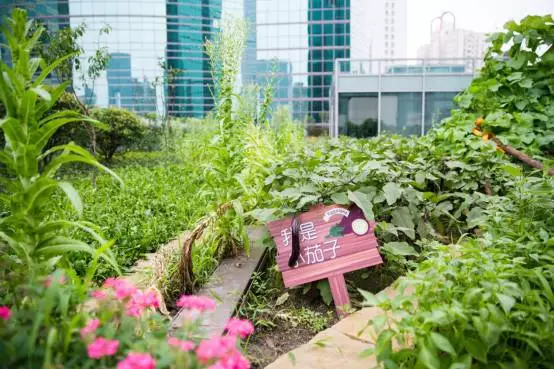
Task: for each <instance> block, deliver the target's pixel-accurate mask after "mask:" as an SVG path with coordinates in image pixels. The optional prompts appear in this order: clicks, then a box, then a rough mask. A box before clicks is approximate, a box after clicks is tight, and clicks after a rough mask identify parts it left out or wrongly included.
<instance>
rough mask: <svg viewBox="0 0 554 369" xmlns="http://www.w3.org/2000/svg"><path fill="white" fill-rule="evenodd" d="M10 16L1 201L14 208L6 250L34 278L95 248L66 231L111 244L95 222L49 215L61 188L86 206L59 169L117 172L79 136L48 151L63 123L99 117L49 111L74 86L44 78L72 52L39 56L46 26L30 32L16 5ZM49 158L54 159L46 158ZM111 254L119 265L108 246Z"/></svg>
mask: <svg viewBox="0 0 554 369" xmlns="http://www.w3.org/2000/svg"><path fill="white" fill-rule="evenodd" d="M7 21H8V24H9V28H6V29H5V30H4V36H5V38H6V40H7V42H8V46H9V49H10V52H11V61H12V66H11V67H10V66H8V65H6V64H5V63H3V62H0V71H1V76H0V100H1V102H2V104H3V105H4V107H5V109H6V115H5V116H4V117H3V119H2V120H1V121H0V127H1V129H2V131H3V133H4V137H5V144H4V147H3V150H2V151H1V152H0V163H1V164H2V165H3V166H4V167H5V170H6V173H7V175H6V177H3V178H2V182H1V185H2V193H1V194H0V200H1V201H2V202H3V203H4V204H5V206H6V208H7V209H8V213H7V215H6V216H5V217H3V218H2V221H1V222H0V239H1V243H0V248H1V251H2V252H1V254H0V256H1V257H2V258H9V259H11V260H12V264H13V265H14V266H15V265H17V264H20V265H25V266H26V267H27V268H29V270H25V273H24V274H25V275H24V277H25V278H27V277H33V274H34V272H35V270H34V268H33V266H35V265H36V264H40V263H42V262H48V263H50V264H51V265H52V264H56V263H60V264H63V263H65V262H67V254H68V253H70V252H73V251H79V252H87V253H90V254H95V252H96V251H95V249H94V247H92V246H90V245H89V244H87V243H84V242H82V241H80V240H79V239H75V238H68V237H63V236H60V230H63V229H74V228H79V229H81V230H82V231H84V232H87V233H88V234H89V235H90V236H91V237H92V238H93V239H94V240H95V241H96V242H98V243H99V244H104V243H106V240H105V239H104V238H103V237H101V236H100V235H99V234H98V232H97V231H95V229H94V228H95V227H94V226H93V225H92V224H89V223H87V222H79V221H69V220H67V219H66V218H60V219H57V220H49V219H48V214H49V213H50V212H51V210H52V209H51V207H52V206H53V204H52V201H51V196H52V195H53V194H54V193H55V192H57V191H61V192H62V193H64V194H65V195H66V197H67V199H68V201H69V202H70V203H71V205H72V207H73V209H74V211H75V212H76V213H77V214H80V213H82V210H83V209H82V201H81V198H80V196H79V194H78V192H77V191H76V190H75V188H74V187H73V185H72V184H71V183H70V182H67V181H61V180H59V179H57V178H56V177H55V176H56V173H57V172H58V170H59V169H60V168H62V167H65V166H66V165H67V164H70V163H76V162H78V163H84V164H88V165H91V166H95V167H98V168H101V169H103V170H105V171H107V172H109V173H111V172H110V171H109V170H108V169H107V168H105V167H103V166H102V165H101V164H99V163H98V162H97V161H96V160H95V159H94V157H92V155H91V154H90V153H88V152H87V151H86V150H84V149H83V148H81V147H79V146H77V145H75V144H73V143H69V144H65V145H59V146H55V147H52V148H50V149H48V150H47V151H45V148H46V146H47V144H48V142H49V140H50V139H51V138H52V136H53V135H54V134H55V133H56V132H57V131H58V130H59V129H60V128H61V127H63V126H65V125H67V124H70V123H74V122H81V121H89V122H90V123H93V124H94V123H96V122H95V121H93V120H91V119H89V118H86V117H84V116H82V115H81V114H78V113H76V112H73V111H61V112H57V113H53V114H49V113H48V112H49V111H50V110H51V109H52V107H53V106H54V104H55V103H56V101H57V100H58V99H59V98H60V96H61V95H62V94H63V91H64V89H65V87H66V85H65V84H62V85H60V86H58V87H55V88H53V89H52V90H51V91H50V92H49V91H48V90H47V89H46V88H45V86H44V85H43V82H44V81H45V79H46V78H47V77H48V75H49V74H50V73H51V72H52V70H54V69H55V68H56V66H57V65H58V64H60V63H62V62H63V61H64V60H65V59H64V58H61V59H58V60H56V61H54V62H53V63H52V64H50V65H47V64H46V63H45V62H44V60H43V59H41V58H38V57H32V55H34V50H35V49H36V45H37V41H38V40H39V38H40V35H41V33H42V32H43V29H42V27H38V29H37V30H36V31H34V32H33V33H30V29H31V25H32V23H30V22H27V16H26V13H25V12H24V11H23V10H20V9H15V10H14V11H13V13H12V18H9V19H7ZM67 57H69V55H68V56H66V57H65V58H67ZM39 68H40V72H39ZM45 159H50V160H49V161H48V164H45V165H43V161H44V160H45ZM103 256H104V258H105V259H106V260H107V261H109V262H110V263H111V264H112V266H113V267H115V268H117V266H116V264H115V263H114V261H113V258H111V257H110V256H109V254H108V253H105V254H103ZM20 272H21V270H20Z"/></svg>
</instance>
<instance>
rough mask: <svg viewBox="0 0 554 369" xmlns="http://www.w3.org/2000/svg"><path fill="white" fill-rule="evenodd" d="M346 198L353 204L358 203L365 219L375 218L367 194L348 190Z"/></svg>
mask: <svg viewBox="0 0 554 369" xmlns="http://www.w3.org/2000/svg"><path fill="white" fill-rule="evenodd" d="M348 198H349V199H350V200H351V201H352V202H353V203H354V204H356V205H358V207H359V208H360V209H362V212H363V213H364V216H365V217H366V219H367V220H373V219H375V215H374V214H373V204H372V203H371V201H370V199H369V197H368V195H366V194H365V193H362V192H359V191H354V192H350V191H348Z"/></svg>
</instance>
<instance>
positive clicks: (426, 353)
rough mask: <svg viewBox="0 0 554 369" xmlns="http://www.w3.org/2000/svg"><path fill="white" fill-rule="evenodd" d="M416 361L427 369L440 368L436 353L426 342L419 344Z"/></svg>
mask: <svg viewBox="0 0 554 369" xmlns="http://www.w3.org/2000/svg"><path fill="white" fill-rule="evenodd" d="M417 361H418V363H419V364H421V365H423V366H424V367H426V368H429V369H440V367H441V363H440V360H439V358H438V357H437V355H436V354H434V353H433V352H432V351H431V350H430V349H429V348H428V347H427V345H426V344H422V345H421V349H420V350H419V354H418V355H417Z"/></svg>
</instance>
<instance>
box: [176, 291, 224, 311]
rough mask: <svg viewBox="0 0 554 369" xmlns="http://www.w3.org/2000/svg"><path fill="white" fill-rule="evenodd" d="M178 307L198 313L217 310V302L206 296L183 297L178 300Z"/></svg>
mask: <svg viewBox="0 0 554 369" xmlns="http://www.w3.org/2000/svg"><path fill="white" fill-rule="evenodd" d="M177 306H178V307H183V308H185V309H191V310H198V311H211V310H214V309H215V301H214V300H212V299H211V298H209V297H206V296H195V295H183V296H181V297H180V298H179V300H177Z"/></svg>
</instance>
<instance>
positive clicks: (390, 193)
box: [383, 182, 402, 205]
mask: <svg viewBox="0 0 554 369" xmlns="http://www.w3.org/2000/svg"><path fill="white" fill-rule="evenodd" d="M383 192H384V193H385V198H386V199H387V204H389V205H393V204H394V203H395V202H396V200H398V199H399V198H400V196H402V187H400V186H399V185H398V184H396V183H394V182H389V183H387V184H386V185H385V186H384V187H383Z"/></svg>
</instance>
